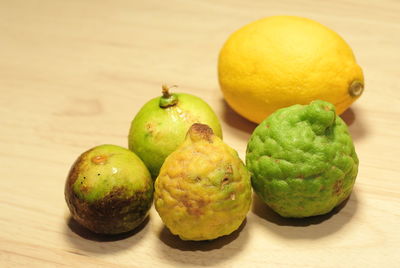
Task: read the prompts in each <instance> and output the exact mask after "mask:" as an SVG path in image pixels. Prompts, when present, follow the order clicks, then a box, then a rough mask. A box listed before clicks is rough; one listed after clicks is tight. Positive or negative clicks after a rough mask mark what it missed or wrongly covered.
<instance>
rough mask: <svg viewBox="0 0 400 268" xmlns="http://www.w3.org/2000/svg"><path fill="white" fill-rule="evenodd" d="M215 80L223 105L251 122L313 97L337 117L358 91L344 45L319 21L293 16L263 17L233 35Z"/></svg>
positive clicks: (357, 75)
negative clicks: (332, 108) (330, 106)
mask: <svg viewBox="0 0 400 268" xmlns="http://www.w3.org/2000/svg"><path fill="white" fill-rule="evenodd" d="M218 77H219V83H220V88H221V90H222V92H223V95H224V98H225V100H226V101H227V103H228V104H229V105H230V106H231V107H232V108H233V109H234V110H235V111H236V112H237V113H239V114H240V115H242V116H243V117H245V118H247V119H249V120H250V121H253V122H256V123H260V122H261V121H262V120H264V119H265V117H266V116H268V115H269V114H271V113H272V112H274V111H275V110H277V109H279V108H283V107H287V106H290V105H293V104H308V103H310V101H312V100H316V99H321V100H325V101H329V102H331V103H333V104H334V105H335V106H336V111H337V113H338V114H341V113H342V112H343V111H345V110H346V108H348V107H349V106H350V104H351V103H353V102H354V101H355V100H356V99H357V98H358V97H359V96H360V95H361V94H362V91H363V89H364V78H363V73H362V70H361V68H360V66H359V65H357V63H356V59H355V57H354V54H353V52H352V50H351V48H350V47H349V45H348V44H347V43H346V42H345V41H344V40H343V39H342V38H341V37H340V36H339V35H338V34H337V33H335V32H334V31H332V30H330V29H328V28H327V27H325V26H323V25H321V24H320V23H318V22H315V21H313V20H310V19H306V18H301V17H295V16H273V17H267V18H264V19H261V20H258V21H255V22H253V23H250V24H248V25H246V26H244V27H243V28H241V29H239V30H238V31H236V32H234V33H233V34H232V35H231V36H230V37H229V38H228V40H227V41H226V43H225V44H224V46H223V47H222V49H221V51H220V55H219V61H218Z"/></svg>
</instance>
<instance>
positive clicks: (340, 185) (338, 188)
mask: <svg viewBox="0 0 400 268" xmlns="http://www.w3.org/2000/svg"><path fill="white" fill-rule="evenodd" d="M342 191H343V181H342V180H339V181H337V182H335V184H334V185H333V192H334V194H335V195H340V194H341V193H342Z"/></svg>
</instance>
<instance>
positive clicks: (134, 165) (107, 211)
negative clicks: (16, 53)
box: [65, 145, 153, 234]
mask: <svg viewBox="0 0 400 268" xmlns="http://www.w3.org/2000/svg"><path fill="white" fill-rule="evenodd" d="M65 199H66V201H67V204H68V207H69V209H70V211H71V214H72V217H73V218H74V219H75V220H76V221H77V222H78V223H80V224H81V225H83V226H84V227H86V228H88V229H90V230H91V231H93V232H96V233H102V234H118V233H124V232H128V231H130V230H133V229H134V228H136V227H137V226H138V225H139V224H140V223H142V222H143V220H144V219H145V218H146V216H147V214H148V211H149V209H150V207H151V204H152V201H153V180H152V179H151V177H150V173H149V171H148V170H147V168H146V166H145V165H144V164H143V162H142V161H141V160H140V159H139V157H137V156H136V155H135V154H134V153H133V152H131V151H129V150H128V149H125V148H122V147H119V146H116V145H100V146H97V147H94V148H92V149H90V150H88V151H86V152H84V153H83V154H81V155H80V156H79V158H78V159H77V160H76V162H75V163H74V164H73V166H72V168H71V170H70V172H69V175H68V178H67V181H66V184H65Z"/></svg>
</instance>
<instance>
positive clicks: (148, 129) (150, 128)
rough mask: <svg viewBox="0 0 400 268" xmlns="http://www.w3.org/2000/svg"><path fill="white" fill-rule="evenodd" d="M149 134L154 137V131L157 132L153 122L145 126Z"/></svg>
mask: <svg viewBox="0 0 400 268" xmlns="http://www.w3.org/2000/svg"><path fill="white" fill-rule="evenodd" d="M145 128H146V130H147V133H149V135H153V133H154V131H155V125H154V123H152V122H148V123H147V124H146V126H145Z"/></svg>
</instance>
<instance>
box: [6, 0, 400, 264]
mask: <svg viewBox="0 0 400 268" xmlns="http://www.w3.org/2000/svg"><path fill="white" fill-rule="evenodd" d="M276 14H292V15H299V16H305V17H309V18H312V19H315V20H317V21H319V22H321V23H323V24H325V25H327V26H328V27H330V28H332V29H334V30H335V31H337V32H338V33H340V34H341V35H342V36H343V37H344V39H345V40H347V41H348V43H349V44H350V45H351V47H352V48H353V50H354V52H355V54H356V57H357V60H358V62H359V64H360V65H361V66H362V67H363V70H364V73H365V77H366V90H365V93H364V95H363V96H362V98H361V99H360V100H359V101H358V102H357V103H355V104H354V105H353V106H352V108H351V109H349V110H348V111H346V112H345V114H344V115H343V118H344V119H345V120H346V122H347V123H348V124H349V125H350V131H351V133H352V135H353V138H354V142H355V145H356V149H357V152H358V155H359V158H360V163H361V164H360V172H359V175H358V178H357V183H356V186H355V189H354V192H353V194H352V195H351V197H350V199H349V200H348V201H347V203H346V204H344V205H343V206H341V207H340V208H338V209H336V210H335V211H333V212H332V213H330V214H328V215H325V216H321V217H316V218H312V219H304V220H288V219H283V218H280V217H278V216H277V215H276V214H274V213H273V212H272V211H271V210H269V209H268V208H267V207H266V206H264V205H262V204H261V202H260V201H259V200H258V199H257V198H256V197H255V198H254V204H253V208H252V210H251V211H250V213H249V215H248V217H247V221H246V222H245V223H244V224H243V225H242V227H241V228H240V229H239V230H238V231H237V232H235V233H234V234H232V235H230V236H228V237H223V238H221V239H217V240H215V241H212V242H201V243H194V242H183V241H180V240H179V239H178V238H176V237H174V236H172V235H171V234H170V233H169V232H168V231H167V229H165V227H164V226H163V224H162V222H161V221H160V219H159V217H158V215H157V213H156V212H155V211H154V209H152V211H151V215H150V218H149V220H148V221H147V222H146V223H145V224H144V225H143V226H141V228H139V229H138V230H136V231H135V232H134V233H132V234H130V235H129V236H125V237H114V238H113V239H110V238H107V237H100V236H94V235H92V234H90V233H88V232H87V231H85V230H84V229H82V228H81V227H79V226H78V225H77V224H76V223H75V222H74V221H72V220H71V219H70V216H69V211H68V209H67V206H66V204H65V201H64V196H63V190H64V182H65V177H66V174H67V172H68V170H69V168H70V166H71V164H72V163H73V161H74V160H75V158H76V157H77V156H78V155H79V154H80V153H81V152H83V151H84V150H86V149H88V148H90V147H92V146H95V145H98V144H103V143H111V144H117V145H121V146H126V145H127V139H126V136H127V133H128V129H129V124H130V121H131V120H132V118H133V116H134V115H135V113H136V112H137V111H138V109H139V108H140V107H141V105H142V104H143V103H144V102H145V101H147V100H148V99H149V98H152V97H154V96H158V95H159V94H160V85H161V83H163V82H166V83H171V84H172V83H173V84H178V85H179V86H180V89H181V90H182V91H185V92H188V93H192V94H195V95H199V96H201V97H202V98H203V99H204V100H206V101H207V102H208V103H209V104H210V105H211V106H212V107H213V108H214V110H215V111H216V112H217V114H218V116H219V117H220V119H221V122H222V127H223V131H224V139H225V141H226V142H227V143H228V144H229V145H231V146H232V147H234V148H235V149H236V150H237V151H238V152H239V154H240V156H241V157H242V158H244V153H245V148H246V143H247V139H248V138H249V136H250V133H251V132H252V130H253V129H254V127H255V125H254V124H252V123H249V122H248V121H246V120H244V119H242V118H241V117H239V116H238V115H236V114H235V113H234V112H233V111H232V110H231V109H230V108H229V107H228V106H227V105H226V104H225V103H224V101H223V98H222V95H221V93H220V91H219V89H218V82H217V77H216V62H217V56H218V52H219V49H220V47H221V45H222V44H223V42H224V40H225V39H226V38H227V36H228V35H229V34H230V33H231V32H232V31H234V30H236V29H237V28H239V27H240V26H242V25H244V24H246V23H249V22H251V21H253V20H255V19H258V18H261V17H265V16H270V15H276ZM399 14H400V2H399V1H393V0H382V1H379V0H368V1H356V0H352V1H350V0H349V1H345V0H341V1H311V0H298V1H286V0H285V1H261V0H255V1H239V0H232V1H228V0H222V1H211V0H207V1H182V0H170V1H155V0H150V1H130V0H125V1H122V0H121V1H120V0H118V1H117V0H115V1H100V0H97V1H95V0H85V1H78V0H72V1H60V0H42V1H22V0H3V1H1V2H0V31H1V35H0V94H1V95H0V96H1V97H0V124H1V131H0V148H1V149H0V162H1V165H0V171H1V174H2V179H1V180H0V187H1V188H0V189H1V191H0V212H1V213H0V230H1V232H0V266H1V267H17V266H19V267H28V266H29V267H54V266H73V267H77V266H84V267H92V266H93V267H114V266H118V267H125V266H126V267H128V266H129V267H156V266H158V267H194V266H218V267H294V266H295V267H378V266H379V267H398V265H399V262H400V254H399V247H400V231H399V228H398V226H399V222H400V221H399V220H400V217H399V211H400V210H399V208H400V205H399V204H400V202H399V201H400V200H399V199H400V184H399V183H398V178H399V175H400V165H399V157H398V155H399V152H400V143H399V137H400V134H399V133H400V126H399V123H398V122H399V119H400V93H399V87H400V80H399V77H400V71H399V62H400V53H399V49H400V36H399V34H398V33H399V31H400V15H399Z"/></svg>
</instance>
